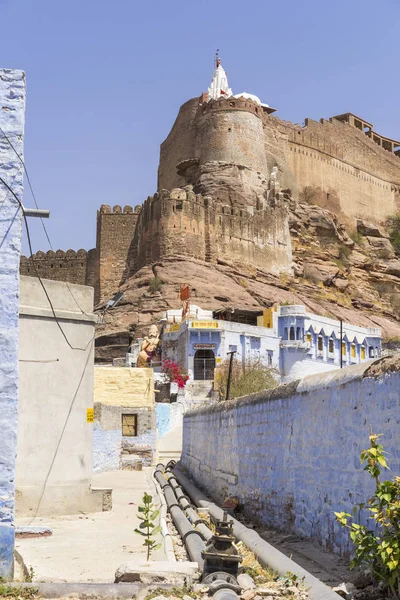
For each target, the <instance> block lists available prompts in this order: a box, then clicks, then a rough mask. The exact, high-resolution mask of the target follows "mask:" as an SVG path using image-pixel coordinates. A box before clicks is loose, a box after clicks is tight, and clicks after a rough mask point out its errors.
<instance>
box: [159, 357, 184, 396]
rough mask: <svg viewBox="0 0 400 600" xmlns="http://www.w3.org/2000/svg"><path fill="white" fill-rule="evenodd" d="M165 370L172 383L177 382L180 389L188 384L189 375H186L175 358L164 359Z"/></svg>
mask: <svg viewBox="0 0 400 600" xmlns="http://www.w3.org/2000/svg"><path fill="white" fill-rule="evenodd" d="M162 365H163V371H164V373H165V374H166V375H167V377H168V379H169V380H170V382H171V383H176V384H177V385H178V388H179V389H183V388H184V387H185V385H186V382H187V380H188V379H189V375H184V374H183V373H181V370H180V368H179V366H178V364H177V363H176V362H174V361H173V360H169V359H165V360H163V363H162Z"/></svg>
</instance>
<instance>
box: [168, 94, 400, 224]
mask: <svg viewBox="0 0 400 600" xmlns="http://www.w3.org/2000/svg"><path fill="white" fill-rule="evenodd" d="M185 161H187V163H188V169H187V171H186V173H185V172H184V171H183V167H184V165H182V163H184V162H185ZM194 161H197V163H196V164H197V165H198V166H197V167H196V166H195V165H194ZM216 162H218V163H219V164H218V165H217V166H218V170H219V177H220V179H221V183H223V184H224V187H225V188H226V189H227V192H226V193H225V195H224V190H223V189H221V190H218V192H220V193H219V194H218V193H217V194H215V193H213V192H214V189H212V185H211V189H207V188H208V187H210V182H209V181H207V174H210V173H209V171H210V165H211V164H212V163H214V165H215V163H216ZM224 163H225V167H224ZM177 165H182V167H181V168H179V167H178V172H177V168H176V167H177ZM228 165H229V166H230V173H229V175H231V176H232V170H233V168H234V167H236V168H237V169H239V171H240V173H239V174H238V173H234V174H233V177H234V179H235V180H236V181H235V184H236V193H235V192H233V194H232V192H231V190H230V189H229V187H230V186H229V180H228V181H227V180H226V178H225V181H224V172H225V171H226V169H227V166H228ZM274 166H278V167H279V170H280V180H281V185H282V187H283V188H290V189H291V190H292V194H293V195H294V197H296V196H297V193H298V192H301V191H302V189H303V188H304V187H313V188H317V189H319V190H320V191H321V192H322V193H323V195H325V196H326V202H325V205H326V206H327V208H329V207H330V206H331V209H332V210H333V211H334V212H336V211H338V210H339V211H340V212H342V213H343V214H344V215H346V216H348V217H350V218H354V217H355V218H357V217H363V216H364V217H365V215H366V214H368V215H369V217H370V218H371V219H373V220H375V221H376V222H380V223H383V222H384V221H385V219H386V218H387V217H388V216H389V215H391V214H393V213H395V212H396V210H400V156H399V155H398V154H397V155H396V154H394V153H393V152H390V151H389V150H386V149H385V148H383V147H382V146H380V145H378V144H377V143H375V141H374V140H373V139H372V138H371V137H368V136H367V135H366V134H365V133H364V132H363V131H360V130H358V129H357V128H356V127H354V126H351V125H350V124H348V123H344V122H342V121H339V120H337V119H335V118H332V119H330V120H329V121H328V120H326V119H321V121H320V122H317V121H313V120H312V119H306V120H305V126H304V127H301V126H300V125H293V124H292V123H290V122H286V121H282V120H281V119H279V118H277V117H275V116H271V115H268V114H266V113H265V112H264V111H263V110H262V107H260V106H258V105H257V104H256V103H255V102H253V101H252V100H250V99H244V98H228V99H225V98H220V99H219V100H215V101H213V100H211V101H209V102H205V103H203V104H199V100H198V99H197V98H193V99H192V100H189V101H188V102H186V104H184V105H183V106H182V107H181V110H180V111H179V114H178V116H177V119H176V121H175V123H174V125H173V127H172V129H171V132H170V134H169V135H168V137H167V139H166V140H165V141H164V142H163V143H162V144H161V153H160V166H159V172H158V183H159V189H161V188H163V187H166V188H168V189H171V188H172V187H177V186H182V185H185V183H186V182H192V181H191V178H193V171H196V176H197V178H198V181H197V184H195V191H200V192H202V193H203V194H204V193H211V195H213V196H214V197H216V198H218V199H221V200H223V201H226V202H229V200H231V201H232V203H233V204H240V188H241V187H245V188H246V185H247V187H250V188H253V189H255V188H257V183H260V184H261V185H262V184H264V183H265V175H266V174H267V173H270V172H271V169H272V168H273V167H274ZM214 168H215V167H214ZM221 175H222V177H221ZM263 176H264V177H263ZM208 179H209V178H208ZM257 179H258V182H257ZM204 180H205V181H204ZM213 183H214V182H213ZM214 186H215V183H214ZM220 187H221V188H222V187H223V186H222V185H221V186H220ZM237 189H239V193H238V191H237ZM245 196H246V194H245ZM246 200H247V204H248V203H249V202H248V201H249V198H248V194H247V198H246ZM250 201H251V199H250ZM335 209H336V211H335Z"/></svg>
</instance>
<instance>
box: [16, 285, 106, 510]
mask: <svg viewBox="0 0 400 600" xmlns="http://www.w3.org/2000/svg"><path fill="white" fill-rule="evenodd" d="M43 281H44V284H45V287H46V289H47V291H48V294H49V296H50V298H51V300H52V303H53V305H54V308H55V310H56V314H57V316H58V318H59V320H60V324H61V327H62V328H63V330H64V331H65V334H66V336H67V338H68V340H69V341H70V343H71V344H72V346H73V347H74V348H84V350H79V349H71V348H70V347H69V346H68V344H67V342H66V340H65V339H64V337H63V335H62V333H61V331H60V329H59V328H58V326H57V323H56V321H55V319H54V317H53V314H52V312H51V310H50V306H49V303H48V300H47V299H46V297H45V294H44V292H43V289H42V287H41V285H40V282H39V280H38V279H37V278H35V277H21V298H20V345H19V368H20V392H19V425H18V450H17V471H16V485H17V507H16V508H17V512H18V514H20V515H32V516H33V515H34V514H36V512H37V513H38V514H69V513H75V512H78V511H90V510H101V506H102V498H101V494H98V495H97V494H96V495H93V494H92V492H91V490H90V481H91V473H92V435H93V425H92V423H87V422H86V409H87V408H91V407H93V367H94V343H93V336H94V324H95V316H94V315H93V314H92V309H93V289H92V288H89V287H86V286H80V285H72V284H68V287H67V284H66V283H62V282H59V281H49V280H43ZM78 305H79V306H80V307H81V308H79V306H78ZM81 309H82V310H81ZM82 311H83V312H82Z"/></svg>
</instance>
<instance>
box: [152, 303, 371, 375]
mask: <svg viewBox="0 0 400 600" xmlns="http://www.w3.org/2000/svg"><path fill="white" fill-rule="evenodd" d="M179 319H180V311H168V313H165V315H164V318H163V322H164V324H165V326H166V327H165V328H166V332H165V333H164V335H163V345H162V349H163V357H164V358H168V359H171V360H174V361H175V362H177V363H178V364H179V365H180V367H181V368H182V369H183V370H185V371H187V373H188V374H189V376H190V378H191V379H194V380H202V379H203V380H212V379H213V378H214V369H215V367H217V366H218V365H219V364H221V363H222V362H223V361H225V360H226V359H227V358H228V353H229V352H232V351H234V352H236V355H235V356H236V359H237V360H240V361H260V362H261V363H262V364H263V365H265V366H268V367H271V368H274V369H276V370H277V371H279V373H280V375H281V379H282V381H283V382H285V381H291V380H293V379H297V378H299V377H304V376H305V375H310V374H313V373H322V372H325V371H329V370H332V369H338V368H341V367H345V366H348V365H351V364H355V363H359V362H363V361H366V360H370V359H372V358H375V357H378V356H380V355H381V330H380V329H377V328H363V327H358V326H355V325H351V324H348V323H342V324H341V323H340V321H336V320H334V319H329V318H327V317H321V316H319V315H316V314H312V313H308V312H307V311H306V308H305V307H304V306H301V305H300V306H276V307H273V308H272V309H267V310H260V311H249V310H247V311H245V310H230V311H206V310H202V309H201V308H199V307H197V306H192V307H190V311H189V313H188V315H187V317H186V318H185V319H184V320H183V321H182V322H179Z"/></svg>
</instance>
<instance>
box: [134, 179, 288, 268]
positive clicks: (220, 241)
mask: <svg viewBox="0 0 400 600" xmlns="http://www.w3.org/2000/svg"><path fill="white" fill-rule="evenodd" d="M174 255H175V256H177V255H185V256H192V257H194V258H197V259H199V260H204V261H207V262H216V261H217V259H223V260H228V261H230V262H231V263H234V262H237V263H241V264H247V265H249V266H254V267H259V268H265V269H269V270H271V271H272V272H281V271H282V270H289V269H290V266H291V247H290V236H289V231H288V214H287V207H286V206H285V204H284V202H283V201H279V202H276V203H275V204H274V203H272V202H271V203H270V204H269V205H267V206H266V207H263V208H262V209H259V210H256V209H254V208H253V207H249V209H248V210H246V209H239V208H233V207H231V206H227V205H223V204H222V203H219V202H214V201H213V199H212V198H210V197H207V196H206V197H203V196H201V195H200V194H194V192H193V191H192V189H191V187H190V186H187V187H186V188H176V189H174V190H172V191H171V192H169V191H167V190H161V191H160V192H159V193H157V194H155V195H154V196H153V197H151V198H148V199H147V200H146V201H145V202H144V204H143V207H142V210H141V212H140V215H139V219H138V225H137V229H136V233H135V236H134V239H133V243H132V246H131V249H130V254H129V265H130V268H129V273H130V274H133V273H135V272H137V271H138V270H139V269H140V268H142V267H143V266H144V265H147V264H151V263H152V262H155V261H157V260H159V259H162V258H163V257H167V256H174Z"/></svg>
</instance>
